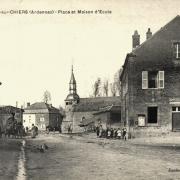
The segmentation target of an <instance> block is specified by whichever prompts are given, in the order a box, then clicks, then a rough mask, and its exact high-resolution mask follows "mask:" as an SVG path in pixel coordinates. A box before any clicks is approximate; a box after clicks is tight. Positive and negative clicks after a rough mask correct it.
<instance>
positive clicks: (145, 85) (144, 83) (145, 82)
mask: <svg viewBox="0 0 180 180" xmlns="http://www.w3.org/2000/svg"><path fill="white" fill-rule="evenodd" d="M147 88H148V71H142V89H147Z"/></svg>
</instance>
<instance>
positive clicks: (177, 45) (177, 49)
mask: <svg viewBox="0 0 180 180" xmlns="http://www.w3.org/2000/svg"><path fill="white" fill-rule="evenodd" d="M173 57H174V58H175V59H180V42H174V43H173Z"/></svg>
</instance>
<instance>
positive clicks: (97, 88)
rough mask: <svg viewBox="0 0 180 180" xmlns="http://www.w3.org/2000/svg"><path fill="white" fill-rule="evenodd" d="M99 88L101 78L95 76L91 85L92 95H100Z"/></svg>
mask: <svg viewBox="0 0 180 180" xmlns="http://www.w3.org/2000/svg"><path fill="white" fill-rule="evenodd" d="M100 88H101V79H100V78H97V80H96V81H95V83H94V85H93V96H94V97H97V96H100Z"/></svg>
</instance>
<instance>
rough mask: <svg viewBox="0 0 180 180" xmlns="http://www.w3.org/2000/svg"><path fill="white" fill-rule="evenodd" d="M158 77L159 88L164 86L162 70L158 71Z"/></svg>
mask: <svg viewBox="0 0 180 180" xmlns="http://www.w3.org/2000/svg"><path fill="white" fill-rule="evenodd" d="M158 77H159V83H158V84H159V88H164V71H159V73H158Z"/></svg>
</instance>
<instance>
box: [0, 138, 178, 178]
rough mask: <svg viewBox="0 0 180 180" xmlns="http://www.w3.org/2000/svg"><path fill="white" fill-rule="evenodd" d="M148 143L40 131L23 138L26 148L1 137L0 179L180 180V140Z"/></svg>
mask: <svg viewBox="0 0 180 180" xmlns="http://www.w3.org/2000/svg"><path fill="white" fill-rule="evenodd" d="M158 140H159V139H158ZM153 142H154V141H147V140H143V141H142V140H132V141H127V142H124V141H119V140H104V139H96V138H94V139H91V138H87V137H70V136H65V137H63V136H60V135H40V136H39V137H38V138H36V139H30V138H29V139H26V143H25V147H24V150H25V151H22V143H21V141H20V140H6V141H2V140H0V143H1V144H0V147H1V149H0V179H2V180H4V179H5V180H6V179H8V180H11V179H15V180H19V179H20V180H22V179H23V180H45V179H49V180H92V179H94V180H120V179H123V180H146V179H147V180H175V179H180V155H179V154H180V143H179V142H180V141H179V142H176V140H175V139H174V142H176V144H174V143H173V144H169V143H167V139H165V140H164V142H163V141H162V140H159V142H157V141H156V143H153ZM165 142H166V143H165ZM170 142H172V141H170ZM44 143H45V144H46V145H47V146H48V149H46V150H45V152H40V149H39V147H40V145H42V144H44ZM21 152H24V154H22V153H21ZM21 154H22V155H21ZM20 155H21V156H22V159H25V160H24V161H22V163H19V161H18V159H19V157H21V156H20ZM20 162H21V161H20ZM18 164H20V165H21V166H19V167H21V168H19V169H18ZM22 166H24V167H23V168H22ZM20 170H21V171H20ZM23 171H25V172H23ZM18 172H20V173H19V174H20V176H19V177H18V176H17V174H18Z"/></svg>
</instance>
